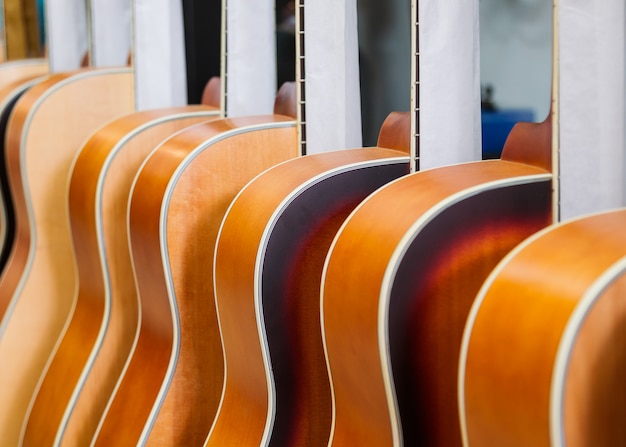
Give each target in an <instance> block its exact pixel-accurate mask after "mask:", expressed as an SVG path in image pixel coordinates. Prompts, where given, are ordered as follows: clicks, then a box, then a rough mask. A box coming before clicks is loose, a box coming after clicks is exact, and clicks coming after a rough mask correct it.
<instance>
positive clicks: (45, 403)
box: [23, 107, 220, 445]
mask: <svg viewBox="0 0 626 447" xmlns="http://www.w3.org/2000/svg"><path fill="white" fill-rule="evenodd" d="M219 113H220V112H219V110H217V109H215V108H207V107H182V108H171V109H161V110H153V111H145V112H136V113H132V114H130V115H126V116H124V117H122V118H119V119H116V120H114V121H112V122H110V123H108V124H106V125H105V126H104V127H102V128H100V129H99V130H98V131H97V132H96V133H94V134H93V135H92V136H91V137H90V138H89V140H88V141H87V142H86V143H85V144H84V145H83V146H82V148H81V150H80V153H79V155H78V157H77V158H76V161H75V163H74V166H73V168H72V172H71V179H70V185H69V215H70V224H71V232H72V240H73V243H74V251H75V256H76V264H77V269H78V270H77V273H78V277H77V278H76V282H77V284H78V285H79V286H78V293H77V295H76V296H75V301H74V303H73V304H72V309H73V311H72V314H71V318H70V322H69V325H68V326H67V329H66V330H65V333H64V336H63V339H62V341H61V342H60V344H59V345H58V347H57V348H56V351H55V353H54V359H53V360H52V362H51V364H50V365H49V367H48V368H47V371H46V373H45V377H44V379H43V382H42V383H41V386H40V388H39V391H38V393H37V395H36V396H35V398H34V400H33V402H32V404H31V409H30V414H29V416H28V420H27V424H26V426H25V431H24V437H23V441H24V444H25V445H51V444H52V443H53V442H57V443H60V444H63V445H88V444H89V443H90V442H91V439H92V438H93V435H94V433H95V431H96V428H97V425H98V422H99V421H100V417H101V416H102V413H103V412H104V409H105V407H106V404H107V402H108V400H109V398H110V396H111V394H112V393H113V390H114V387H115V384H116V383H117V380H118V378H119V376H120V374H121V372H122V369H123V367H124V364H125V362H126V360H127V358H128V356H129V354H130V350H131V348H132V345H133V341H134V338H135V333H136V330H137V325H138V302H137V296H136V289H135V281H134V278H133V272H132V265H131V261H130V252H129V248H128V235H127V207H128V197H129V193H130V189H131V186H132V182H133V179H134V177H135V175H136V173H137V171H138V170H139V167H140V166H141V163H142V162H143V161H144V159H145V158H146V157H147V156H148V155H149V153H150V152H151V151H152V150H153V149H154V148H155V147H156V146H157V145H158V144H159V143H160V142H162V141H163V140H165V139H166V138H167V137H169V136H171V135H172V134H174V133H175V132H177V131H179V130H181V129H183V128H185V127H188V126H191V125H194V124H198V123H200V122H202V121H207V120H210V119H213V118H216V117H218V116H219Z"/></svg>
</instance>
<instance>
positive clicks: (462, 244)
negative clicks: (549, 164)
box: [322, 160, 551, 446]
mask: <svg viewBox="0 0 626 447" xmlns="http://www.w3.org/2000/svg"><path fill="white" fill-rule="evenodd" d="M550 192H551V182H550V175H549V174H548V173H546V171H543V170H541V169H538V168H534V167H531V166H527V165H523V164H518V163H511V162H505V161H501V160H496V161H486V162H478V163H468V164H462V165H457V166H451V167H446V168H439V169H432V170H427V171H423V172H420V173H417V174H413V175H410V176H407V177H404V178H403V179H400V180H398V181H396V182H394V183H391V184H389V185H388V186H386V187H383V188H381V189H379V190H378V191H377V192H376V193H374V194H372V195H371V196H370V197H369V198H368V199H367V200H366V201H364V202H363V203H362V204H361V206H360V207H359V208H358V209H357V211H356V212H355V213H354V214H353V215H352V216H351V217H350V218H349V219H348V220H347V221H346V224H345V225H344V227H343V228H342V230H341V232H340V233H339V234H338V235H337V237H336V239H335V241H334V243H333V244H334V245H333V247H332V249H331V252H330V253H329V256H328V258H327V265H326V271H325V275H324V288H323V304H322V313H323V327H324V331H325V335H326V339H325V342H326V353H327V358H328V363H329V370H330V374H331V378H332V383H333V391H334V404H335V406H334V409H335V415H334V417H335V426H334V433H333V434H334V437H333V440H332V441H333V442H332V443H333V445H372V446H374V445H401V444H402V443H404V444H405V445H428V446H438V445H441V446H455V445H460V433H459V429H458V416H457V414H458V413H457V408H456V365H457V363H458V353H459V348H460V342H461V334H462V330H463V326H464V323H465V318H466V316H467V313H468V311H469V306H470V305H471V303H472V300H473V298H474V297H475V295H476V292H477V291H478V288H479V286H480V284H481V283H482V280H483V279H484V278H485V277H486V276H487V274H488V273H489V271H490V269H491V268H493V267H494V266H495V264H496V263H497V261H498V260H499V259H500V258H501V257H502V256H504V255H505V254H506V252H507V251H508V250H510V249H511V248H513V247H514V246H515V244H516V243H518V242H519V241H521V240H523V238H524V237H526V236H527V235H529V234H532V233H533V232H534V231H537V230H538V229H539V228H541V227H543V226H545V225H547V224H548V223H549V221H550V212H549V211H550ZM356 260H359V262H357V261H356ZM396 399H397V400H396ZM400 425H401V427H400Z"/></svg>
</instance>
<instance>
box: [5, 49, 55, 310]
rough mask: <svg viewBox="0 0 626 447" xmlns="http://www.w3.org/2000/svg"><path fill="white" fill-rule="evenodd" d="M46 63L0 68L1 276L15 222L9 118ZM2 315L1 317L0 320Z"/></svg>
mask: <svg viewBox="0 0 626 447" xmlns="http://www.w3.org/2000/svg"><path fill="white" fill-rule="evenodd" d="M48 71H49V68H48V63H47V62H46V61H44V60H43V59H29V60H23V61H15V62H5V63H2V64H0V110H1V116H0V127H1V133H0V146H1V151H2V156H1V157H0V201H1V204H0V272H1V271H2V270H3V269H4V266H5V264H6V261H7V258H8V257H9V252H10V250H11V247H12V245H13V238H14V235H15V218H14V215H13V202H12V200H11V194H10V192H9V184H8V178H7V170H6V158H5V134H6V126H7V123H8V119H9V116H10V114H11V112H12V111H13V106H14V105H15V102H16V101H17V98H19V96H21V94H22V93H23V92H24V91H25V90H26V88H27V86H30V85H29V84H31V83H32V81H33V79H36V78H40V77H43V76H45V75H46V74H48ZM1 315H2V313H0V316H1Z"/></svg>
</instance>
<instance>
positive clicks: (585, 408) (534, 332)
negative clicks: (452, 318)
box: [459, 209, 626, 447]
mask: <svg viewBox="0 0 626 447" xmlns="http://www.w3.org/2000/svg"><path fill="white" fill-rule="evenodd" d="M625 228H626V210H623V209H621V210H615V211H610V212H603V213H599V214H595V215H591V216H585V217H582V218H577V219H574V220H570V221H567V222H565V223H561V224H559V225H555V226H553V227H550V228H549V229H547V230H545V231H542V232H539V233H538V234H536V235H534V236H532V237H530V238H529V239H527V240H526V241H524V242H523V243H522V244H520V245H519V246H518V247H517V248H515V250H513V251H512V252H511V253H510V254H509V255H508V256H507V257H506V258H505V259H504V260H503V262H502V263H500V264H499V265H498V267H497V268H496V269H495V270H494V272H493V273H492V274H491V275H490V276H489V278H488V279H487V281H486V282H485V284H484V285H483V287H482V289H481V290H480V293H479V295H478V297H477V299H476V302H475V303H474V306H473V307H472V311H471V313H470V317H469V319H468V322H467V326H466V328H465V334H464V338H463V349H462V351H461V358H460V363H461V366H460V370H459V406H460V410H461V426H462V428H463V439H464V445H465V446H485V447H488V446H501V445H506V446H511V447H516V446H529V445H532V446H538V447H541V446H565V445H567V446H571V447H582V446H589V445H593V446H607V447H608V446H616V445H625V444H626V429H625V428H624V418H626V403H625V402H624V399H622V398H621V396H623V393H624V392H625V391H626V387H625V385H624V380H623V379H624V375H625V374H626V324H625V323H626V302H625V301H624V294H625V293H626V231H624V229H625ZM504 341H506V342H504Z"/></svg>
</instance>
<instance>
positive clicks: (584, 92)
mask: <svg viewBox="0 0 626 447" xmlns="http://www.w3.org/2000/svg"><path fill="white" fill-rule="evenodd" d="M559 20H560V47H561V48H560V67H561V69H560V92H561V96H560V102H561V106H560V110H561V116H560V159H561V165H560V188H561V217H562V219H569V218H574V217H577V216H580V215H583V214H587V213H594V212H599V211H604V210H608V209H612V208H616V207H621V206H624V205H626V203H625V198H624V197H625V185H626V180H625V175H624V171H625V169H626V164H625V161H624V159H625V157H624V144H625V142H624V94H625V92H624V51H625V48H624V37H625V36H624V1H623V0H603V1H601V2H590V1H588V0H568V1H567V7H562V8H560V9H559Z"/></svg>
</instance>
